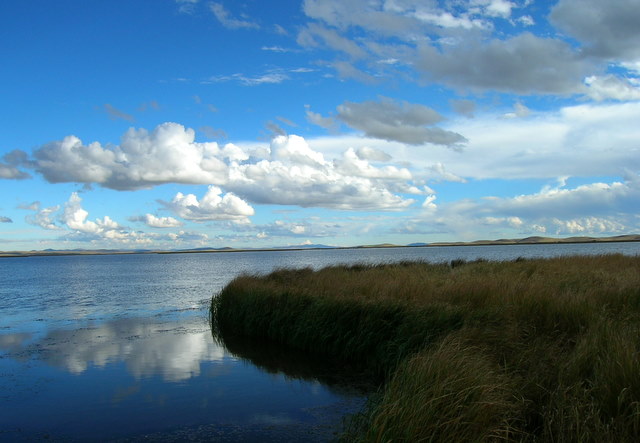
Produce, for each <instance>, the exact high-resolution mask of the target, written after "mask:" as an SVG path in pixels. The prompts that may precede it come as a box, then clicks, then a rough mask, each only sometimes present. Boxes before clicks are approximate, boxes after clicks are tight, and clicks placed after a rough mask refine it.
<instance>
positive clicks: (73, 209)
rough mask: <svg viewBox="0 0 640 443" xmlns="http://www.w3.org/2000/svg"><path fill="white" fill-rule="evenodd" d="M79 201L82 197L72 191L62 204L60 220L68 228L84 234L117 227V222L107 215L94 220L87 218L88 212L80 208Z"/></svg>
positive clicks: (102, 231)
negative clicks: (66, 200)
mask: <svg viewBox="0 0 640 443" xmlns="http://www.w3.org/2000/svg"><path fill="white" fill-rule="evenodd" d="M81 202H82V199H81V198H80V196H79V195H78V193H77V192H74V193H72V194H71V197H70V198H69V201H68V202H67V203H65V205H64V211H63V214H62V221H63V222H64V223H65V224H66V225H67V226H68V227H69V228H71V229H73V230H75V231H80V232H84V233H86V234H104V233H106V232H107V231H112V230H115V229H118V228H119V226H118V224H117V223H116V222H114V221H113V220H111V218H110V217H109V216H105V217H104V218H102V219H96V221H89V220H87V217H88V216H89V213H88V212H87V211H85V210H84V209H83V208H82V205H81Z"/></svg>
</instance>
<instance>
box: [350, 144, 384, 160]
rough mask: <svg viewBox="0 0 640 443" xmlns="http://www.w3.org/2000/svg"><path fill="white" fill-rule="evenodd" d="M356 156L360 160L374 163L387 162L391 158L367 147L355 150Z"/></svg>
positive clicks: (382, 152) (378, 150)
mask: <svg viewBox="0 0 640 443" xmlns="http://www.w3.org/2000/svg"><path fill="white" fill-rule="evenodd" d="M356 155H357V156H358V158H360V159H362V160H369V161H376V162H388V161H389V160H391V158H392V157H391V156H390V155H389V154H387V153H386V152H384V151H381V150H380V149H375V148H370V147H368V146H361V147H359V148H358V149H357V151H356Z"/></svg>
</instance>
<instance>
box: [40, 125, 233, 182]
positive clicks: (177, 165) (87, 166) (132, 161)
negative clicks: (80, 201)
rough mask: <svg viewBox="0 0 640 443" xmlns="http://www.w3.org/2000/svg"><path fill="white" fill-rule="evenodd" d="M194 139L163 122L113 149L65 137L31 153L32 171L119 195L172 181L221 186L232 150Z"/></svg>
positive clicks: (133, 133) (188, 132)
mask: <svg viewBox="0 0 640 443" xmlns="http://www.w3.org/2000/svg"><path fill="white" fill-rule="evenodd" d="M194 139H195V132H194V131H193V130H192V129H185V128H184V127H183V126H182V125H179V124H177V123H163V124H161V125H159V126H157V127H156V128H155V129H154V130H153V131H152V132H148V131H147V130H145V129H138V130H136V129H133V128H132V129H130V130H128V131H127V132H126V133H125V134H124V135H123V136H122V139H121V143H120V145H119V146H115V147H111V146H107V147H103V146H102V145H101V144H100V143H98V142H94V143H91V144H89V145H83V143H82V141H81V140H80V139H79V138H77V137H75V136H67V137H65V138H64V139H63V140H61V141H55V142H51V143H48V144H46V145H44V146H42V147H40V148H38V149H36V150H35V152H34V157H35V169H36V170H37V171H38V172H40V173H41V174H42V175H43V176H44V177H45V178H46V179H47V180H48V181H49V182H51V183H61V182H79V183H98V184H101V185H103V186H105V187H108V188H112V189H119V190H125V189H126V190H131V189H141V188H149V187H152V186H155V185H158V184H162V183H171V182H174V183H192V184H207V183H223V182H224V181H225V173H226V168H227V166H226V164H225V159H226V158H228V156H229V154H228V152H230V151H231V148H229V149H227V148H225V149H227V151H224V150H220V149H219V147H218V144H217V143H213V142H210V143H196V142H194Z"/></svg>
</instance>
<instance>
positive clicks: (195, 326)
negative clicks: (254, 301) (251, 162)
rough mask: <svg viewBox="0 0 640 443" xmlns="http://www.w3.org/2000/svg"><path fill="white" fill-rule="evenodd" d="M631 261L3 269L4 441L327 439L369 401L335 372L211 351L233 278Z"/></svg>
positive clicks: (114, 259) (524, 253)
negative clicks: (339, 268) (389, 267)
mask: <svg viewBox="0 0 640 443" xmlns="http://www.w3.org/2000/svg"><path fill="white" fill-rule="evenodd" d="M605 253H622V254H627V255H638V254H640V243H595V244H594V243H589V244H558V245H508V246H459V247H430V248H422V247H421V248H388V249H386V248H383V249H328V250H302V251H269V252H229V253H203V254H134V255H96V256H59V257H27V258H3V259H0V441H33V440H40V439H45V438H46V439H50V440H53V441H57V440H64V441H92V440H93V441H105V440H116V441H135V440H140V439H142V438H144V439H147V440H150V441H179V440H189V439H191V440H216V441H255V440H261V441H301V440H303V441H327V440H330V439H332V438H333V437H334V436H335V435H336V434H335V433H336V432H339V430H340V428H341V425H342V419H343V417H344V416H345V414H353V413H357V412H358V411H359V410H360V409H361V408H362V407H363V405H364V403H365V401H366V391H365V390H363V389H361V388H360V387H358V386H357V385H356V384H354V383H352V381H349V380H348V379H347V380H345V379H343V378H342V377H340V376H336V375H337V372H339V368H337V367H336V366H335V365H336V362H332V361H330V359H326V358H325V359H320V358H312V357H310V356H306V355H298V354H296V353H295V352H290V351H287V350H281V349H276V348H268V349H267V348H265V347H264V346H261V347H260V346H258V347H256V346H255V345H253V344H251V343H241V342H238V343H233V344H232V343H229V344H227V346H225V345H222V344H219V343H216V342H215V341H214V340H213V338H212V335H211V331H210V327H209V323H208V311H207V310H208V305H209V302H210V300H211V297H212V296H213V295H214V294H216V293H217V292H218V291H220V290H221V289H222V288H223V287H224V285H225V284H226V283H228V282H229V281H230V280H231V279H232V278H233V277H235V276H236V275H238V274H240V273H243V272H244V273H266V272H269V271H271V270H273V269H275V268H281V267H307V266H310V267H313V268H316V269H317V268H321V267H324V266H328V265H333V264H339V263H390V262H397V261H403V260H423V261H431V262H448V261H450V260H454V259H460V258H461V259H466V260H473V259H477V258H486V259H491V260H511V259H515V258H517V257H549V256H558V255H573V254H581V255H587V254H605Z"/></svg>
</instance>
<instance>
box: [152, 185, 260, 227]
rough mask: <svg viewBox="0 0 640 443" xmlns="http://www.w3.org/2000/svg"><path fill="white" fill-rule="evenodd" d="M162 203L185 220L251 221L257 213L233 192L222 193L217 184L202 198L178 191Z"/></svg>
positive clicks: (210, 187)
mask: <svg viewBox="0 0 640 443" xmlns="http://www.w3.org/2000/svg"><path fill="white" fill-rule="evenodd" d="M160 203H161V204H162V205H164V206H165V207H166V208H167V209H169V210H170V211H172V212H174V213H175V214H176V215H178V216H179V217H181V218H183V219H185V220H194V221H214V220H230V221H234V222H236V223H249V219H248V217H250V216H252V215H254V214H255V211H254V209H253V208H252V207H251V206H250V205H249V204H248V203H247V202H245V201H244V200H242V199H241V198H239V197H237V196H235V195H234V194H232V193H227V194H225V195H222V190H221V189H220V188H218V187H216V186H209V189H208V190H207V192H206V193H205V195H204V196H203V197H202V199H200V200H198V198H197V197H196V196H195V195H194V194H186V195H184V194H182V193H181V192H178V193H177V194H176V196H175V197H174V198H173V200H171V201H170V202H164V201H161V202H160Z"/></svg>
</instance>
